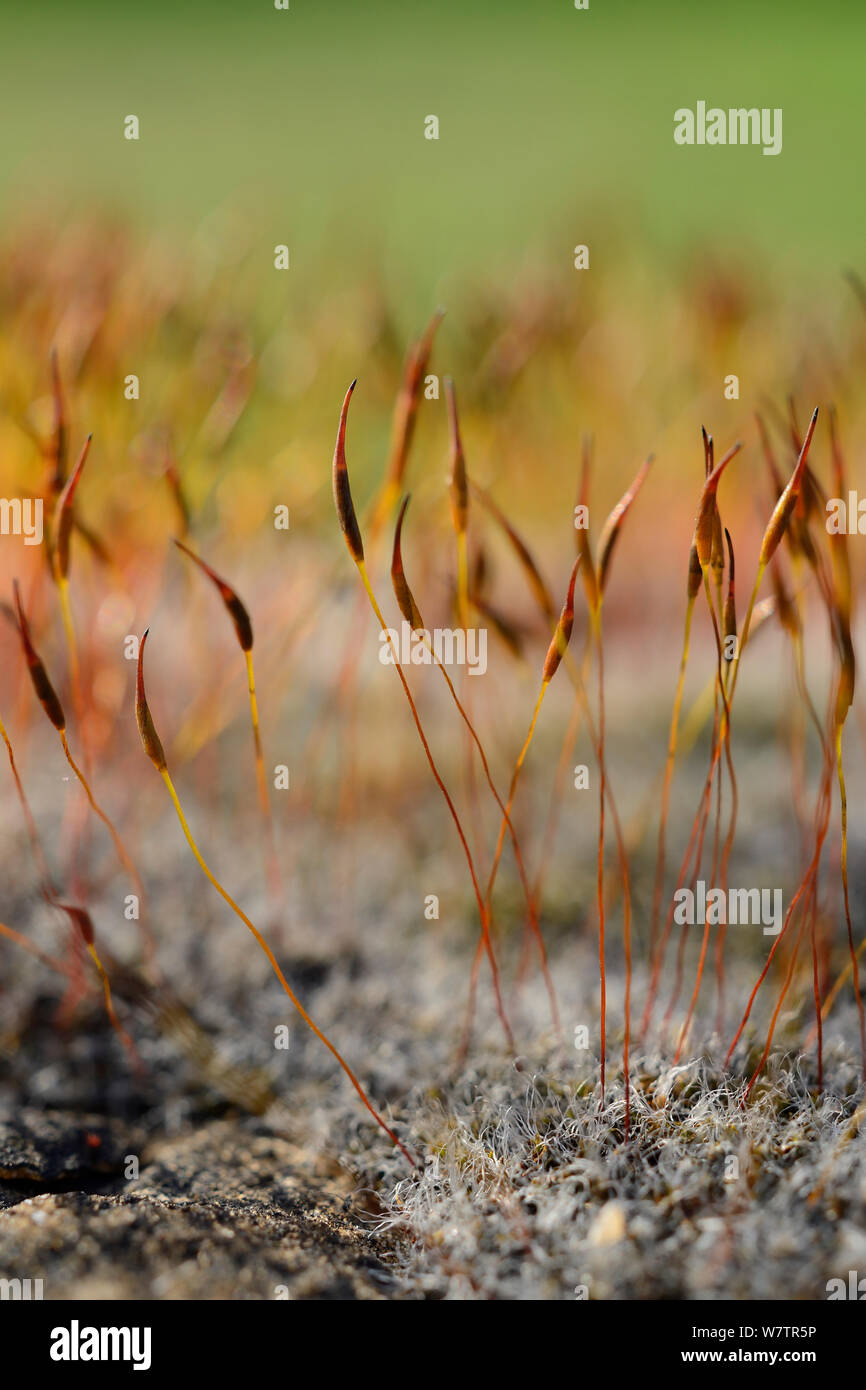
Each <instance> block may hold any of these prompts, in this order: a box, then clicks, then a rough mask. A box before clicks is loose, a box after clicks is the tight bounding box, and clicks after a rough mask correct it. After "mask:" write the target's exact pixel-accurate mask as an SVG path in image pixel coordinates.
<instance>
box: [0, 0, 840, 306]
mask: <svg viewBox="0 0 866 1390" xmlns="http://www.w3.org/2000/svg"><path fill="white" fill-rule="evenodd" d="M0 53H2V56H0V79H2V80H0V89H2V103H3V108H4V132H5V138H4V139H3V141H2V146H0V198H2V209H3V215H4V218H5V219H6V220H7V222H8V221H9V220H10V219H12V218H13V217H14V216H15V214H16V212H17V211H19V210H20V209H22V208H23V209H27V210H31V211H32V209H33V207H34V204H35V205H36V206H37V207H38V206H40V205H45V204H50V206H51V209H52V215H54V216H57V217H59V218H62V217H64V216H67V215H69V214H71V213H72V212H73V211H74V212H80V211H81V210H82V208H86V207H88V206H89V207H92V206H94V205H99V206H100V207H101V206H103V205H105V204H107V205H108V206H110V207H111V208H113V209H115V210H117V211H118V212H122V213H126V212H127V211H129V210H132V212H133V213H134V214H135V216H136V217H137V218H138V219H139V220H140V221H141V222H142V223H143V224H144V226H145V227H150V226H155V227H163V228H165V229H171V230H177V231H180V232H182V233H184V234H186V232H187V231H189V232H193V231H195V232H196V233H197V234H199V235H207V232H208V229H209V228H212V227H213V226H215V225H216V226H218V227H220V226H222V225H223V224H224V221H226V220H227V221H228V222H229V224H231V223H232V219H237V220H238V225H239V226H243V227H244V228H245V229H246V230H247V232H248V234H249V235H251V236H252V237H253V238H254V239H257V238H259V237H260V238H261V243H262V247H263V254H264V252H265V251H266V250H268V249H269V248H272V247H273V245H274V244H275V243H277V242H287V243H288V244H289V246H290V248H291V254H292V268H293V270H294V271H295V272H296V273H297V274H299V275H301V276H308V275H312V274H313V273H315V274H316V275H318V274H319V273H320V272H322V271H323V270H324V271H325V272H326V273H327V275H328V276H329V277H330V280H331V282H332V283H333V284H334V285H335V286H338V285H340V284H344V283H345V284H348V283H351V282H353V281H354V280H355V279H356V277H357V267H358V261H359V258H361V259H363V258H369V257H370V256H373V257H375V259H376V261H377V263H378V264H380V265H381V273H382V276H383V280H384V282H385V283H386V284H387V287H388V289H389V290H390V291H391V292H392V293H393V294H394V296H395V298H398V299H399V300H400V302H401V303H402V304H404V307H405V313H406V321H407V324H408V323H411V324H415V323H416V322H417V319H418V317H419V315H420V314H422V313H426V312H427V311H428V309H429V306H430V304H431V303H433V302H435V301H436V299H437V298H438V297H441V295H442V292H443V284H444V285H445V287H446V288H447V286H448V283H449V282H450V280H451V279H453V277H455V276H457V277H459V276H462V275H473V276H477V275H478V274H479V273H482V274H483V273H489V274H490V275H491V276H492V277H493V276H501V275H503V274H506V275H507V274H510V273H514V272H515V271H516V270H517V269H519V267H520V266H521V265H522V264H524V262H525V261H526V259H527V257H528V256H531V255H537V254H539V253H540V254H541V255H542V256H546V257H550V258H552V259H554V260H556V259H557V258H561V260H562V264H563V266H564V267H565V268H567V269H569V270H570V267H571V260H570V252H571V247H572V246H573V245H574V244H575V243H576V242H586V243H588V244H589V245H590V247H591V252H592V257H593V266H594V267H598V266H601V267H604V265H605V262H608V261H609V260H610V258H611V257H617V258H626V257H628V256H631V255H633V254H635V255H638V256H643V255H644V254H646V255H648V256H649V257H650V258H651V259H652V260H655V261H659V262H660V263H661V265H662V266H667V264H668V263H670V264H671V265H672V266H673V265H675V263H676V259H677V257H678V256H679V255H680V253H681V252H682V250H683V248H684V247H685V246H688V245H691V244H693V243H694V241H695V239H696V238H698V239H700V240H705V239H706V240H712V241H713V242H715V243H717V244H720V245H721V247H722V248H724V247H725V245H730V246H731V248H732V250H733V251H735V252H736V254H737V255H738V256H742V255H743V253H744V252H745V253H746V254H751V251H752V248H754V250H755V252H761V251H769V252H770V253H771V256H772V260H773V263H774V264H775V265H776V267H777V268H780V269H781V270H783V271H784V272H786V273H787V272H788V271H789V272H790V274H791V275H796V276H798V277H804V278H805V279H806V280H808V278H809V277H810V276H813V275H816V274H817V275H818V277H819V278H823V277H824V276H825V275H828V274H838V272H839V270H840V269H841V268H843V267H845V266H847V265H849V264H852V265H853V264H857V262H858V260H859V258H860V256H861V254H862V234H863V226H864V222H866V186H864V181H863V179H862V177H861V174H862V157H861V155H862V139H863V114H864V112H863V108H864V84H863V58H864V53H866V10H864V8H863V7H862V6H857V5H854V4H843V3H840V0H824V3H821V4H812V3H802V0H800V2H799V3H798V2H797V0H795V2H794V3H788V4H786V5H784V6H783V5H781V4H769V3H766V0H765V3H763V4H760V5H758V4H755V3H741V2H740V0H735V2H734V3H725V4H716V5H702V6H697V5H694V4H685V3H683V4H674V3H670V2H669V0H667V2H666V3H655V4H654V3H612V2H611V0H590V8H589V9H588V10H587V11H578V10H575V8H574V6H573V4H572V2H571V0H557V2H556V3H554V2H553V0H546V3H543V4H538V3H535V4H533V3H522V4H521V3H516V0H499V3H494V0H475V2H474V3H472V4H466V3H459V0H437V3H432V0H414V2H413V3H412V4H407V3H406V0H402V3H397V0H368V3H366V4H357V3H322V0H291V8H290V9H289V10H288V11H287V12H283V11H277V10H275V9H274V6H273V4H272V3H271V0H256V3H247V4H233V5H227V4H221V3H203V0H193V2H192V3H190V0H187V3H185V4H183V5H182V6H180V7H179V6H177V5H173V4H166V3H155V4H153V3H152V4H148V5H134V4H131V3H128V4H96V3H92V0H91V2H90V3H86V2H85V3H80V4H77V5H75V6H74V7H71V6H69V5H65V4H60V3H55V0H44V3H40V4H39V5H37V6H32V7H30V8H27V9H22V10H20V11H19V12H18V13H15V14H12V13H10V12H9V11H8V10H7V12H6V14H5V15H4V16H3V19H2V45H0ZM702 98H703V99H705V100H706V101H707V102H708V103H709V104H719V105H721V106H724V107H727V106H729V105H732V106H740V105H743V106H758V107H763V106H769V107H776V106H781V107H782V108H783V110H784V148H783V152H782V154H781V155H780V156H779V157H778V158H766V157H764V156H763V155H762V154H761V152H760V149H759V148H757V147H755V148H752V147H749V148H714V149H710V148H703V149H699V148H691V149H684V148H681V147H677V146H675V144H674V142H673V112H674V110H675V108H676V107H679V106H684V105H691V106H694V104H695V102H696V101H697V100H699V99H702ZM130 113H134V114H136V115H137V116H139V118H140V121H141V139H140V141H139V142H138V143H133V142H128V141H126V140H125V139H124V138H123V118H124V116H125V115H127V114H130ZM431 113H432V114H436V115H437V116H438V117H439V119H440V122H441V136H440V139H439V141H438V142H432V141H427V140H425V139H424V138H423V122H424V117H425V116H426V115H428V114H431ZM613 229H618V230H617V234H614V230H613Z"/></svg>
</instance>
